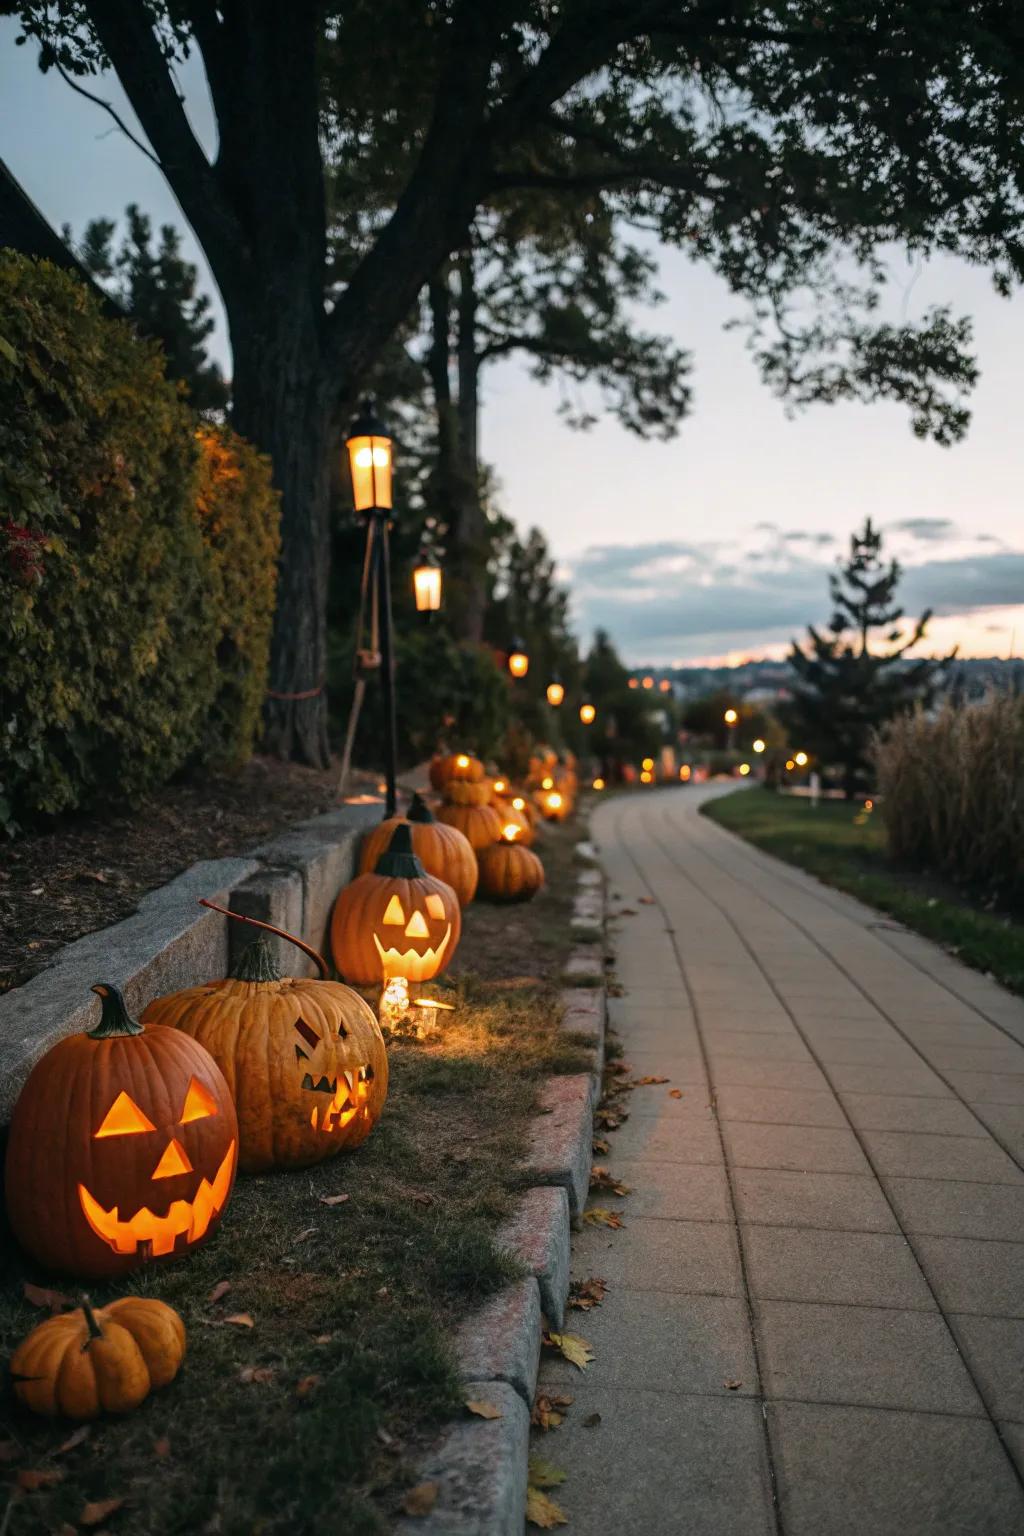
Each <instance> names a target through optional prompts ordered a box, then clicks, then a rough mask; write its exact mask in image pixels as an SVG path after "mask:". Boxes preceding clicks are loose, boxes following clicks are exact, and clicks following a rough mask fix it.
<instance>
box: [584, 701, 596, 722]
mask: <svg viewBox="0 0 1024 1536" xmlns="http://www.w3.org/2000/svg"><path fill="white" fill-rule="evenodd" d="M596 714H597V710H596V709H595V708H594V706H593V704H581V705H580V719H581V720H582V721H583V724H584V725H593V723H594V716H595V715H596Z"/></svg>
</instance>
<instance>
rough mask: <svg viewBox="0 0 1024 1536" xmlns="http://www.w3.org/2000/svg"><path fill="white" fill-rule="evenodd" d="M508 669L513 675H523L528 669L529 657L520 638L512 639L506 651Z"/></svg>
mask: <svg viewBox="0 0 1024 1536" xmlns="http://www.w3.org/2000/svg"><path fill="white" fill-rule="evenodd" d="M508 669H509V671H510V672H511V674H512V676H513V677H525V676H526V674H527V672H529V670H530V658H529V656H528V655H527V654H526V647H525V645H524V644H523V642H522V641H521V640H513V641H512V645H511V647H510V648H509V653H508Z"/></svg>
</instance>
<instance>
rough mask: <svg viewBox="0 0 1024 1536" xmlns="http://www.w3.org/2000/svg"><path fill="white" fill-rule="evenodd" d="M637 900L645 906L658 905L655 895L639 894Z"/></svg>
mask: <svg viewBox="0 0 1024 1536" xmlns="http://www.w3.org/2000/svg"><path fill="white" fill-rule="evenodd" d="M637 901H638V902H639V903H640V904H641V906H644V907H653V906H655V905H656V903H655V900H654V897H653V896H638V897H637Z"/></svg>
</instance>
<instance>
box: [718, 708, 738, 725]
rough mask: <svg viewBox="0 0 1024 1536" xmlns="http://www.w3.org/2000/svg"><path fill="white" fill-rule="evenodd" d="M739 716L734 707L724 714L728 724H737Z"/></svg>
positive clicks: (723, 717)
mask: <svg viewBox="0 0 1024 1536" xmlns="http://www.w3.org/2000/svg"><path fill="white" fill-rule="evenodd" d="M739 718H740V717H739V715H738V714H737V713H736V711H735V710H734V709H727V710H726V712H725V714H724V715H723V716H722V719H723V720H724V721H725V723H726V725H729V726H732V725H735V724H736V722H737V720H738V719H739Z"/></svg>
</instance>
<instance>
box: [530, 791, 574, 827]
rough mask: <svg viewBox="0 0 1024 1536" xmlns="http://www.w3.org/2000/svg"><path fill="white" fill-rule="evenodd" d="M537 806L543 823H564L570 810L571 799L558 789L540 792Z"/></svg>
mask: <svg viewBox="0 0 1024 1536" xmlns="http://www.w3.org/2000/svg"><path fill="white" fill-rule="evenodd" d="M537 804H538V805H539V806H540V811H541V815H542V816H543V817H544V820H545V821H564V820H565V818H566V817H567V816H568V815H569V813H570V812H571V810H572V799H571V797H570V796H569V795H568V794H563V793H562V791H561V790H560V789H546V790H542V791H541V793H540V794H539V795H538V796H537Z"/></svg>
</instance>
